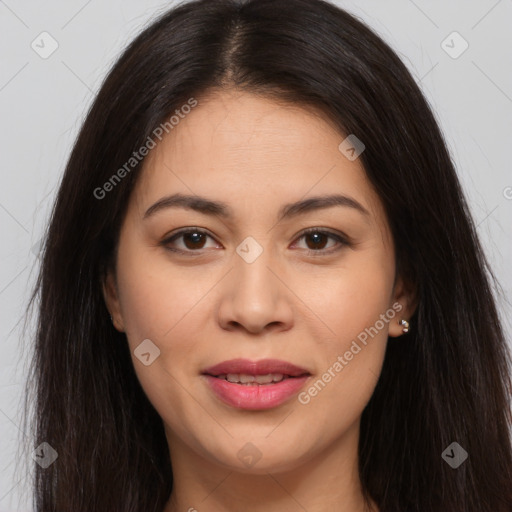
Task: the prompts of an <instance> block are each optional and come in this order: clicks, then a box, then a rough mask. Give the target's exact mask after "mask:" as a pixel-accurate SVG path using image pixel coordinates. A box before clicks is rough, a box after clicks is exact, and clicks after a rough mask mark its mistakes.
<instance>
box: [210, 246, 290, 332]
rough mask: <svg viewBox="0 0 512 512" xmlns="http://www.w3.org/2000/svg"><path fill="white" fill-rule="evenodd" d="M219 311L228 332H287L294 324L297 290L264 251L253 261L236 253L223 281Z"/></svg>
mask: <svg viewBox="0 0 512 512" xmlns="http://www.w3.org/2000/svg"><path fill="white" fill-rule="evenodd" d="M220 293H221V297H220V303H219V306H218V310H217V314H218V321H219V325H220V326H221V327H222V328H223V329H225V330H228V331H234V330H237V329H242V330H246V331H247V332H249V333H251V334H260V333H265V332H266V331H268V332H270V331H273V332H277V331H281V330H282V331H286V330H288V329H290V328H291V327H292V325H293V308H292V298H293V293H292V292H291V291H290V289H289V288H288V287H287V285H286V276H285V275H284V274H283V272H282V271H280V270H279V266H278V265H277V264H276V263H275V261H273V260H272V259H271V258H270V251H268V250H264V251H263V252H262V254H261V255H260V256H259V257H258V258H257V259H256V260H255V261H253V262H252V263H248V262H246V261H244V259H243V258H241V257H239V256H238V255H237V254H235V255H234V268H233V269H232V270H231V272H229V274H228V275H227V276H226V278H225V279H224V280H223V285H222V288H221V290H220Z"/></svg>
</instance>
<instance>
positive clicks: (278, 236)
mask: <svg viewBox="0 0 512 512" xmlns="http://www.w3.org/2000/svg"><path fill="white" fill-rule="evenodd" d="M344 138H345V136H344V135H342V134H340V133H339V132H338V131H337V130H336V129H335V127H334V126H333V125H332V124H330V123H329V122H328V121H326V120H325V119H324V118H322V116H321V115H319V114H318V113H316V114H315V113H314V112H313V111H311V110H306V109H302V108H298V107H292V106H285V105H281V104H278V103H275V102H274V101H272V100H269V99H263V98H261V97H258V96H255V95H251V94H248V93H241V92H234V91H229V92H228V91H224V92H222V93H220V94H218V95H211V96H209V97H208V98H203V99H201V101H199V105H198V106H197V107H195V108H194V109H193V110H192V111H191V112H190V114H188V115H187V116H186V117H185V118H184V119H182V120H181V121H180V122H179V125H177V126H176V127H175V128H174V129H173V130H172V131H171V132H170V133H169V134H168V135H166V137H165V138H164V139H163V140H162V142H161V143H159V145H158V146H157V147H156V148H155V149H153V150H152V151H151V152H150V154H149V155H148V157H147V160H146V162H145V167H144V171H143V173H142V175H141V177H140V179H139V180H138V182H137V185H136V188H135V190H134V192H133V194H132V197H131V200H130V204H129V208H128V212H127V215H126V218H125V219H124V222H123V225H122V229H121V237H120V245H119V251H118V258H117V268H116V273H115V275H110V276H109V277H108V279H107V281H106V283H105V286H104V295H105V300H106V303H107V307H108V309H109V311H110V312H111V314H112V316H113V320H114V325H115V326H116V328H117V329H118V330H119V331H122V332H125V333H126V335H127V340H128V343H129V345H130V349H131V352H132V358H133V364H134V367H135V370H136V372H137V376H138V378H139V380H140V382H141V385H142V386H143V388H144V390H145V392H146V394H147V396H148V398H149V400H150V401H151V402H152V404H153V405H154V407H155V408H156V410H157V411H158V412H159V414H160V415H161V417H162V420H163V422H164V425H165V430H166V436H167V441H168V446H169V450H170V454H171V461H172V466H173V474H174V487H173V492H172V494H171V496H170V498H169V501H168V503H167V505H166V507H165V510H164V512H178V511H179V512H182V511H183V512H185V511H190V512H193V511H194V510H196V511H197V512H206V511H208V512H224V511H226V512H227V511H229V512H233V511H238V510H244V511H245V512H276V511H279V512H284V511H286V512H288V511H289V512H292V511H293V512H295V511H297V512H298V511H304V510H307V511H308V512H328V511H333V512H334V511H336V512H363V511H365V510H366V511H367V510H370V509H369V508H366V507H365V504H364V501H363V497H362V493H361V483H360V480H359V476H358V458H357V446H358V440H359V424H360V418H361V414H362V412H363V409H364V407H365V406H366V404H367V403H368V400H369V399H370V397H371V395H372V393H373V390H374V388H375V385H376V383H377V379H378V376H379V374H380V371H381V368H382V363H383V358H384V353H385V349H386V344H387V343H388V336H390V337H397V336H401V335H402V327H401V326H400V325H399V323H398V320H400V319H401V318H404V319H409V318H410V316H411V314H412V313H413V305H412V304H413V300H412V297H411V296H410V294H409V293H408V292H407V290H406V287H405V286H404V285H403V283H402V281H401V279H400V277H399V276H395V254H394V249H393V242H392V237H391V233H390V230H389V226H388V223H387V219H386V216H385V213H384V210H383V207H382V204H381V202H380V199H379V197H378V196H377V194H376V193H375V191H374V190H373V188H372V187H371V185H370V182H369V181H368V179H367V177H366V175H365V172H364V169H363V167H362V164H361V163H360V160H359V159H356V160H353V161H350V160H349V159H348V158H346V156H345V155H344V154H342V152H340V150H339V149H338V146H339V144H340V142H341V141H342V140H343V139H344ZM176 193H181V194H191V195H198V196H204V197H206V198H208V199H211V200H214V201H222V202H223V203H226V205H228V206H229V207H230V208H231V210H232V214H233V216H232V217H227V218H222V219H220V218H218V217H215V216H211V215H207V214H205V213H200V212H197V211H193V210H190V209H185V208H177V207H173V208H162V209H160V210H158V211H155V212H154V213H153V214H152V215H149V216H147V218H144V214H145V212H146V211H147V210H148V208H150V207H151V206H152V205H153V204H154V203H156V202H157V201H158V200H159V199H161V198H162V197H164V196H168V195H171V194H176ZM329 194H342V195H344V196H348V197H350V198H351V199H352V200H353V201H356V202H357V203H359V204H360V205H361V206H362V207H363V208H364V210H365V211H366V213H363V212H362V211H360V210H359V209H358V208H355V207H353V206H347V205H344V206H332V207H329V208H323V209H316V210H314V211H309V212H305V213H302V214H298V215H296V216H293V217H289V218H287V219H283V220H278V217H277V216H278V211H279V210H280V208H281V207H282V206H283V205H284V204H286V203H292V202H296V201H299V200H303V199H307V198H310V197H313V196H324V195H329ZM180 228H191V231H192V232H194V229H193V228H200V229H201V230H204V231H206V232H207V235H205V236H203V237H202V238H197V235H195V236H196V238H191V237H190V235H186V236H181V237H178V238H176V239H175V240H174V241H172V242H168V243H167V245H166V246H165V244H163V243H162V242H163V241H166V240H168V239H169V238H170V236H171V235H172V234H173V233H175V232H176V231H177V230H178V229H180ZM307 228H318V231H317V233H318V232H320V234H317V235H316V237H317V238H314V235H313V237H312V235H311V234H310V235H302V231H303V230H304V229H307ZM326 231H327V232H328V233H327V234H326V235H324V236H323V237H322V235H321V233H325V232H326ZM331 234H335V235H336V234H338V235H341V236H343V237H344V238H345V239H346V240H347V241H348V245H346V244H344V243H341V242H339V241H337V240H336V239H335V238H331ZM247 237H252V238H253V239H254V240H255V241H256V242H257V244H259V247H261V249H262V252H261V254H260V255H259V256H258V257H257V258H256V259H255V260H254V261H252V262H251V263H248V262H247V261H246V260H244V258H242V257H241V256H240V255H239V253H237V251H236V249H237V247H238V246H239V245H240V244H241V243H242V242H243V241H244V240H245V239H246V238H247ZM166 247H167V248H166ZM169 248H175V249H181V250H182V251H184V253H179V252H172V251H171V250H169ZM395 277H396V282H395ZM393 305H394V306H395V309H393ZM398 309H399V310H400V311H399V312H398V311H397V310H398ZM390 311H391V312H392V313H393V316H391V313H389V312H390ZM386 312H387V313H386ZM382 315H384V316H385V318H386V320H385V321H382V320H381V322H380V323H379V324H376V322H377V321H378V320H379V319H382V318H383V316H382ZM390 317H391V318H390ZM380 324H383V327H382V328H380ZM375 325H378V326H379V329H376V330H378V333H377V334H374V335H373V336H371V337H370V336H368V339H367V343H366V344H363V343H361V342H360V341H357V340H358V339H360V338H358V335H361V333H362V332H365V328H369V327H370V326H375ZM145 339H149V340H151V342H152V343H153V344H154V345H155V346H157V347H158V349H159V350H160V355H159V356H158V357H157V358H156V359H154V362H152V363H151V364H150V365H148V366H146V365H144V364H142V363H141V361H140V360H139V359H138V357H136V356H135V355H134V350H135V349H136V348H137V346H139V345H140V343H141V342H142V341H143V340H145ZM354 340H356V342H357V344H358V346H359V347H360V350H359V351H358V352H357V353H354V350H353V351H352V354H353V356H352V357H350V355H348V356H347V357H345V354H346V353H347V351H348V352H350V351H351V347H354V345H353V342H354ZM389 342H390V343H392V342H393V340H390V341H389ZM338 356H341V357H342V358H343V360H344V361H345V363H346V364H343V365H342V370H341V371H340V370H336V369H335V363H336V361H339V359H338ZM239 357H241V358H247V359H251V360H259V359H263V358H274V359H282V360H285V361H289V362H292V363H293V364H295V365H297V366H300V367H302V368H305V369H307V370H308V372H309V373H310V374H311V375H310V377H309V378H308V381H307V383H306V384H305V385H304V387H303V388H302V389H301V392H302V394H301V395H300V396H301V397H302V401H300V400H299V399H298V396H293V397H292V398H291V399H289V400H288V401H286V402H285V403H283V404H281V405H279V406H277V407H273V408H269V409H265V410H259V411H249V410H242V409H239V408H236V407H232V406H230V405H227V404H225V403H224V402H222V401H221V400H219V399H218V397H217V396H216V395H215V394H214V393H213V392H212V391H211V390H210V388H209V387H208V386H207V385H206V384H205V380H204V376H202V375H201V373H202V370H203V369H204V368H206V367H208V366H211V365H214V364H217V363H219V362H221V361H224V360H228V359H233V358H239ZM338 368H339V366H338ZM329 369H330V374H329V375H330V376H331V378H330V379H328V378H327V377H322V376H323V375H325V373H326V372H328V370H329ZM321 378H324V383H325V381H326V380H327V381H328V382H327V383H325V386H323V387H321V388H320V391H318V390H317V392H316V393H315V392H314V391H312V392H311V393H309V392H308V390H310V389H311V387H312V386H313V385H314V383H315V382H318V380H319V379H321ZM308 398H309V399H308ZM247 443H251V444H250V445H249V446H253V447H255V448H251V449H253V450H254V449H255V453H253V455H255V454H256V455H255V457H256V458H258V460H257V461H256V462H255V463H252V464H248V463H247V460H245V461H244V460H243V458H242V457H241V456H240V453H245V452H243V451H242V452H240V450H244V446H245V447H246V448H245V449H247ZM371 505H372V511H378V508H377V506H376V505H375V503H372V504H371Z"/></svg>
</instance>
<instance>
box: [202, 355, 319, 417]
mask: <svg viewBox="0 0 512 512" xmlns="http://www.w3.org/2000/svg"><path fill="white" fill-rule="evenodd" d="M229 373H235V374H240V373H244V374H247V375H266V374H268V373H281V374H283V375H287V376H289V378H287V379H284V380H282V381H280V382H275V383H272V384H254V385H243V384H237V383H234V382H228V381H227V380H224V379H219V378H218V377H216V375H227V374H229ZM203 375H204V377H205V378H206V381H207V383H208V385H209V387H210V389H211V390H212V391H213V392H214V393H215V395H216V396H217V397H218V398H219V399H220V400H222V401H223V402H224V403H226V404H228V405H230V406H232V407H236V408H238V409H250V410H261V409H271V408H273V407H277V406H278V405H281V404H282V403H284V402H286V401H287V400H288V399H289V398H291V397H292V396H293V395H295V394H296V393H297V392H298V391H299V390H300V388H302V387H303V385H304V383H305V382H306V380H308V378H309V377H310V375H311V374H310V373H309V372H308V371H307V370H305V369H303V368H299V367H298V366H295V365H294V364H291V363H288V362H286V361H279V360H276V359H262V360H260V361H249V360H247V359H232V360H230V361H224V362H222V363H220V364H217V365H215V366H212V367H209V368H206V369H205V370H204V371H203Z"/></svg>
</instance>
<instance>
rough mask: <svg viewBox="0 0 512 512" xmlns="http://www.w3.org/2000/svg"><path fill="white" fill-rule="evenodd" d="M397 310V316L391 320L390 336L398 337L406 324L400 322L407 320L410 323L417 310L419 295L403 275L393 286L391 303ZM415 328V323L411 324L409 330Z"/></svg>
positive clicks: (402, 332)
mask: <svg viewBox="0 0 512 512" xmlns="http://www.w3.org/2000/svg"><path fill="white" fill-rule="evenodd" d="M390 306H391V307H392V309H393V310H394V311H395V312H396V315H395V317H394V318H393V319H392V320H390V322H389V336H390V337H392V338H397V337H398V336H402V335H403V334H405V333H404V331H403V330H404V326H403V325H401V324H400V321H401V320H407V321H408V322H409V324H410V322H411V317H412V315H413V314H414V312H415V311H416V307H417V297H416V291H415V290H414V289H413V287H412V286H410V285H407V284H406V283H405V282H404V280H403V279H402V278H401V277H398V278H397V280H396V283H395V286H394V288H393V298H392V302H391V304H390ZM411 329H414V325H411V324H410V325H409V332H410V331H411Z"/></svg>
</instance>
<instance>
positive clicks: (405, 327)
mask: <svg viewBox="0 0 512 512" xmlns="http://www.w3.org/2000/svg"><path fill="white" fill-rule="evenodd" d="M398 324H399V325H401V326H402V327H403V329H402V332H404V333H406V332H409V322H408V321H407V320H404V319H402V320H399V321H398Z"/></svg>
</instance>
